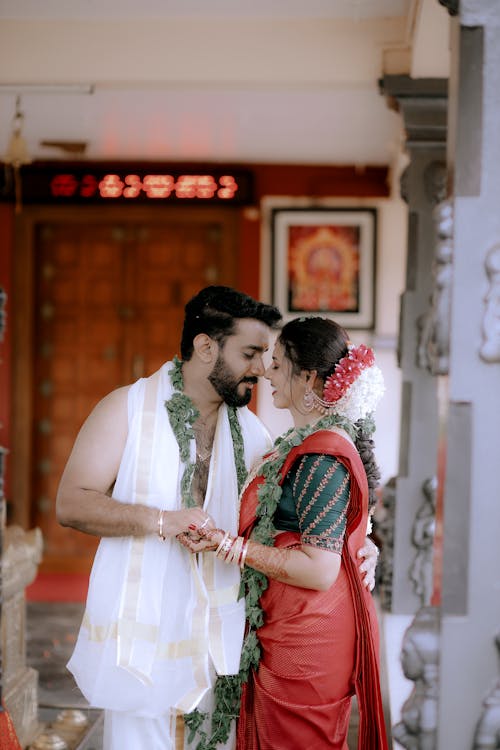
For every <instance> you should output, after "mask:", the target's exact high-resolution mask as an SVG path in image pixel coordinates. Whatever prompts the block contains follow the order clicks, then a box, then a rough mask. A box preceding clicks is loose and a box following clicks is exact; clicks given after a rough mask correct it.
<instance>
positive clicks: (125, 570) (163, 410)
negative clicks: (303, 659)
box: [57, 287, 373, 750]
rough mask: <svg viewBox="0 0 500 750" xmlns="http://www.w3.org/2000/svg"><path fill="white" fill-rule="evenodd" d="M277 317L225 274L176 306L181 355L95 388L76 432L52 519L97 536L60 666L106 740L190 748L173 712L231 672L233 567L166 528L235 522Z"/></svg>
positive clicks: (232, 526) (240, 606)
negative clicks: (83, 601)
mask: <svg viewBox="0 0 500 750" xmlns="http://www.w3.org/2000/svg"><path fill="white" fill-rule="evenodd" d="M280 318H281V315H280V313H279V311H278V310H277V309H276V308H275V307H272V306H270V305H265V304H262V303H260V302H257V301H255V300H254V299H252V298H251V297H248V296H247V295H244V294H241V293H240V292H237V291H235V290H233V289H230V288H228V287H207V288H206V289H203V290H202V291H201V292H200V293H199V294H197V295H196V296H195V297H193V299H192V300H190V302H188V304H187V305H186V309H185V320H184V327H183V332H182V339H181V356H182V365H181V363H179V362H178V361H177V362H175V361H174V363H166V364H165V365H163V367H162V368H161V369H160V370H159V371H158V373H155V374H154V375H152V376H151V377H150V378H143V379H141V380H139V381H138V382H137V383H135V384H133V385H132V386H129V387H124V388H119V389H118V390H116V391H113V392H112V393H111V394H109V395H108V396H106V397H105V398H104V399H103V400H102V401H101V402H100V403H99V404H98V405H97V406H96V408H95V409H94V411H93V412H92V413H91V415H90V416H89V417H88V419H87V421H86V422H85V424H84V425H83V427H82V429H81V431H80V433H79V435H78V438H77V440H76V442H75V446H74V448H73V451H72V453H71V456H70V458H69V460H68V463H67V466H66V468H65V470H64V473H63V476H62V478H61V483H60V487H59V491H58V496H57V514H58V519H59V521H60V523H61V524H63V525H65V526H72V527H73V528H77V529H79V530H80V531H83V532H85V533H89V534H94V535H97V536H100V537H102V539H101V543H100V545H99V549H98V551H97V554H96V559H95V561H94V566H93V570H92V575H91V579H90V585H89V594H88V599H87V608H86V612H85V616H84V620H83V623H82V627H81V629H80V634H79V637H78V641H77V644H76V647H75V651H74V654H73V656H72V658H71V660H70V662H69V664H68V668H69V669H70V670H71V671H72V672H73V674H74V676H75V679H76V681H77V684H78V685H79V687H80V689H81V690H82V692H83V694H84V695H85V697H86V698H87V699H88V701H89V703H90V704H91V705H93V706H97V707H101V708H104V709H105V730H104V748H105V750H141V749H142V748H144V750H167V749H168V750H170V748H178V747H180V748H184V747H186V748H187V747H190V745H189V742H188V738H187V732H185V733H184V725H183V722H182V718H181V717H182V714H184V713H189V712H191V711H192V710H193V709H194V708H196V707H199V708H203V709H205V708H208V709H210V705H211V701H212V699H213V696H212V691H211V688H212V685H213V682H214V677H215V674H216V673H217V674H235V673H237V672H238V666H239V654H240V648H241V642H242V637H243V628H244V603H243V602H242V601H241V600H240V601H238V590H239V573H238V568H237V567H236V566H226V565H224V564H223V563H221V562H220V560H218V559H216V558H215V556H214V555H209V554H206V555H200V556H199V557H198V559H196V557H195V556H192V555H190V554H189V552H187V551H186V549H185V548H183V547H182V545H181V544H180V543H179V542H178V541H177V539H176V537H177V536H178V535H179V534H182V533H191V534H192V533H193V531H194V530H196V529H197V528H200V527H206V526H211V525H213V521H212V519H214V521H215V522H216V524H217V525H218V526H220V527H222V528H224V529H227V530H228V531H230V532H231V533H232V534H236V533H237V527H238V494H239V489H240V488H241V485H242V482H243V481H244V477H245V474H246V472H247V471H248V470H249V468H250V467H251V466H252V464H253V463H254V462H255V461H256V460H257V459H258V458H260V457H261V456H262V455H263V454H264V453H265V452H266V451H267V450H268V449H269V447H270V444H271V441H270V439H269V435H268V433H267V431H266V430H265V428H264V427H263V425H262V424H261V423H260V421H259V420H258V419H257V417H256V416H255V415H254V414H253V413H252V412H251V411H250V410H249V409H247V408H246V404H248V402H249V401H250V398H251V395H252V389H253V388H254V386H255V385H256V383H257V379H258V377H259V376H260V375H262V374H263V373H264V365H263V359H262V358H263V355H264V353H265V352H266V351H267V348H268V345H269V333H270V330H271V329H272V328H274V327H276V326H277V324H278V322H279V320H280ZM361 552H363V553H364V554H369V553H370V550H369V549H366V548H363V550H362V551H361ZM363 565H364V566H365V567H366V566H367V565H368V567H369V563H368V562H367V561H365V562H364V563H363ZM371 567H372V568H373V564H372V566H371ZM367 569H368V568H367ZM372 574H373V570H372V571H371V572H369V574H368V581H367V585H369V586H371V582H372V577H373V576H372ZM184 735H186V736H184ZM194 746H196V743H195V745H194ZM226 746H227V747H230V746H231V741H229V743H228V744H227V745H226Z"/></svg>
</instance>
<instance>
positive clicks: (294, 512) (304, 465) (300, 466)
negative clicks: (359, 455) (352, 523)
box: [274, 453, 350, 554]
mask: <svg viewBox="0 0 500 750" xmlns="http://www.w3.org/2000/svg"><path fill="white" fill-rule="evenodd" d="M282 489H283V492H282V494H281V499H280V502H279V505H278V507H277V509H276V513H275V516H274V526H275V528H276V529H277V530H278V531H298V532H299V533H300V534H301V539H302V543H303V544H308V545H311V546H313V547H319V548H320V549H326V550H329V551H330V552H337V553H339V554H340V553H341V552H342V546H343V541H344V534H345V529H346V514H347V506H348V503H349V489H350V479H349V473H348V471H347V469H346V468H345V466H344V465H343V464H342V463H341V462H340V461H338V460H337V459H336V458H335V457H334V456H329V455H324V454H316V453H310V454H306V455H305V456H302V457H301V458H300V459H299V460H298V461H296V462H295V464H294V465H293V466H292V468H291V469H290V471H289V472H288V474H287V476H286V477H285V480H284V482H283V485H282Z"/></svg>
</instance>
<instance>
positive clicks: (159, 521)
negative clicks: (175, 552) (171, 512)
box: [158, 510, 167, 542]
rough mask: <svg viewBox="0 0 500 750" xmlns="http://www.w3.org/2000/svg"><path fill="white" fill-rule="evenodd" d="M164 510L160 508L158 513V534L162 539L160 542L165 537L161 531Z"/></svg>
mask: <svg viewBox="0 0 500 750" xmlns="http://www.w3.org/2000/svg"><path fill="white" fill-rule="evenodd" d="M164 512H165V511H164V510H160V512H159V513H158V536H159V537H160V539H161V540H162V542H164V541H165V539H166V538H167V537H166V536H165V534H164V533H163V514H164Z"/></svg>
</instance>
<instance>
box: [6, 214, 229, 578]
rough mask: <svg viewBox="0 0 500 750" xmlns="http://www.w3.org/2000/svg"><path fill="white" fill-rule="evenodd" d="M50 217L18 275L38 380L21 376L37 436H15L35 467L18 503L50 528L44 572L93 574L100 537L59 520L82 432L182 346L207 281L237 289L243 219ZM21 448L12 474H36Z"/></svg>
mask: <svg viewBox="0 0 500 750" xmlns="http://www.w3.org/2000/svg"><path fill="white" fill-rule="evenodd" d="M51 213H52V215H49V216H48V215H47V212H46V211H36V210H35V209H33V210H32V212H31V216H29V217H26V218H24V220H23V222H24V223H25V224H26V223H28V225H29V226H28V227H27V228H26V232H25V240H29V245H30V247H28V248H25V251H24V253H25V259H26V257H29V263H27V265H26V267H25V268H24V269H23V268H18V269H17V272H16V276H18V277H19V280H21V279H24V282H23V283H24V284H25V286H26V287H27V288H28V289H29V287H30V283H31V284H32V293H31V295H30V300H31V304H30V301H29V300H24V305H23V307H24V308H25V313H26V308H27V307H31V311H30V313H28V314H29V317H30V322H31V325H30V327H29V328H30V336H29V339H30V340H31V346H30V350H29V363H28V362H26V360H25V366H26V364H27V365H28V367H29V368H30V370H31V377H30V378H29V381H27V380H26V378H24V379H23V381H24V388H25V389H26V386H28V383H29V386H28V390H29V393H26V391H25V394H24V395H25V398H24V399H23V397H22V395H21V394H20V393H19V392H18V394H17V397H16V398H15V404H17V407H18V409H17V410H18V412H19V409H21V414H20V415H19V416H20V418H21V421H22V419H23V414H25V415H26V416H27V417H29V424H30V426H31V429H30V430H29V433H30V434H24V436H23V435H20V434H17V437H16V443H17V444H19V440H20V438H23V439H24V442H26V441H29V443H30V446H29V447H27V446H25V448H24V456H25V458H27V459H28V461H27V463H28V464H29V466H30V469H31V470H30V471H29V472H28V474H29V477H30V479H29V482H26V481H25V486H24V497H23V494H21V496H19V495H17V496H16V503H17V502H19V501H20V500H23V501H24V503H25V504H26V505H27V507H26V508H25V515H26V517H27V524H26V525H27V526H30V527H32V526H38V527H39V528H40V529H41V530H42V533H43V537H44V558H43V561H42V566H41V569H42V570H45V571H54V572H59V571H60V570H66V571H67V570H73V571H76V572H87V571H88V570H89V569H90V564H91V560H92V558H93V555H94V552H95V549H96V547H97V543H98V539H96V538H94V537H91V536H88V535H86V534H81V533H79V532H77V531H73V530H70V529H65V528H62V527H61V526H59V524H58V523H57V521H56V518H55V496H56V492H57V486H58V483H59V479H60V476H61V473H62V471H63V468H64V465H65V463H66V460H67V458H68V456H69V453H70V451H71V447H72V445H73V442H74V439H75V437H76V435H77V433H78V430H79V428H80V426H81V425H82V423H83V421H84V420H85V418H86V416H87V415H88V414H89V412H90V411H91V410H92V408H93V407H94V406H95V404H96V403H97V402H98V401H99V400H100V399H101V398H102V397H103V396H104V395H106V394H107V393H109V392H110V391H111V390H113V389H114V388H117V387H119V386H122V385H126V384H128V383H131V382H133V381H134V380H136V379H137V378H139V377H142V376H147V375H149V374H151V373H152V372H154V371H155V370H156V369H158V368H159V367H160V366H161V365H162V364H163V362H165V361H166V360H167V359H170V358H171V357H172V356H173V355H174V354H176V353H178V352H179V340H180V333H181V327H182V321H183V313H184V305H185V304H186V302H187V301H188V300H189V299H190V298H191V297H192V296H193V295H194V294H195V293H196V292H197V291H198V290H199V289H200V288H202V287H204V286H206V285H207V284H227V285H234V283H235V247H236V246H237V245H236V236H235V232H236V230H235V226H236V222H235V219H234V213H233V211H232V210H231V209H229V210H227V209H226V210H222V209H219V208H217V209H211V208H205V207H204V208H203V209H202V210H200V209H190V208H184V207H183V208H178V209H173V210H169V211H166V210H162V212H161V216H159V215H158V211H157V210H156V209H149V210H141V212H140V213H135V212H131V211H130V209H129V210H128V211H127V210H126V209H116V210H114V211H113V212H112V215H109V214H108V215H103V211H102V209H101V211H100V212H99V211H97V210H95V211H94V212H93V213H92V215H91V216H89V215H85V216H82V212H81V211H80V212H79V211H77V210H75V211H72V212H71V213H67V212H65V211H64V209H58V210H57V212H55V213H54V212H51ZM21 254H22V253H21ZM19 260H20V259H19V258H18V261H19ZM26 274H28V275H31V282H30V281H29V280H27V279H26V278H25V276H26ZM21 285H22V284H21ZM18 286H19V283H18ZM22 348H23V347H22V346H21V351H19V352H18V353H17V356H16V357H15V366H16V370H20V369H22V363H21V361H20V359H19V358H20V357H22ZM24 348H25V349H26V348H27V347H26V346H25V347H24ZM26 354H28V351H25V355H26ZM22 387H23V383H21V384H20V385H19V386H18V387H17V390H19V388H22ZM26 397H27V398H26ZM27 401H28V402H29V404H30V407H29V412H30V414H29V415H28V414H27V411H28V409H27V406H26V402H27ZM23 402H24V405H22V404H23ZM16 422H17V420H16ZM17 432H18V430H16V433H17ZM21 432H22V431H21ZM25 432H27V431H26V430H25ZM13 453H14V451H13ZM17 453H18V452H17V451H15V455H14V458H16V456H17V460H15V461H14V462H13V475H14V477H13V478H14V481H15V477H17V476H18V475H19V474H21V476H23V472H24V474H25V473H26V471H27V466H26V464H25V465H24V466H23V465H22V464H21V463H20V461H21V460H22V458H21V456H22V455H23V451H21V456H19V455H17ZM21 484H22V483H21Z"/></svg>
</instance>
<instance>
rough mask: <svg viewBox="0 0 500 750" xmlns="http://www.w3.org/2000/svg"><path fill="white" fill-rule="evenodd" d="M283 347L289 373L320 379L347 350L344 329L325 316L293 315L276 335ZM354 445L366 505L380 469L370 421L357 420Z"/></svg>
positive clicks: (371, 501) (371, 503) (371, 498)
mask: <svg viewBox="0 0 500 750" xmlns="http://www.w3.org/2000/svg"><path fill="white" fill-rule="evenodd" d="M278 341H279V343H280V344H281V345H282V346H283V348H284V350H285V356H286V358H287V359H288V360H289V361H290V363H291V365H292V373H293V374H294V375H298V374H299V373H300V371H301V370H316V371H317V373H318V376H319V378H320V379H321V381H322V382H324V381H325V380H326V378H327V377H328V376H329V375H331V374H332V373H333V371H334V369H335V365H336V364H337V362H339V361H340V360H341V359H342V357H345V356H346V354H347V352H348V344H349V335H348V333H347V331H346V330H345V329H344V328H342V326H339V325H338V323H335V321H334V320H330V319H328V318H319V317H310V318H296V319H295V320H291V321H290V322H289V323H287V324H286V325H284V326H283V328H282V330H281V333H280V335H279V337H278ZM355 427H356V438H355V444H356V448H357V450H358V453H359V455H360V456H361V460H362V461H363V466H364V467H365V472H366V477H367V480H368V506H369V508H371V507H372V506H374V505H375V503H376V500H377V498H376V494H375V490H376V488H377V487H378V485H379V482H380V470H379V468H378V466H377V462H376V461H375V454H374V443H373V440H372V439H371V437H370V436H371V434H372V432H373V429H374V424H373V422H372V420H370V419H369V418H368V419H362V420H359V421H358V422H356V425H355Z"/></svg>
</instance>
